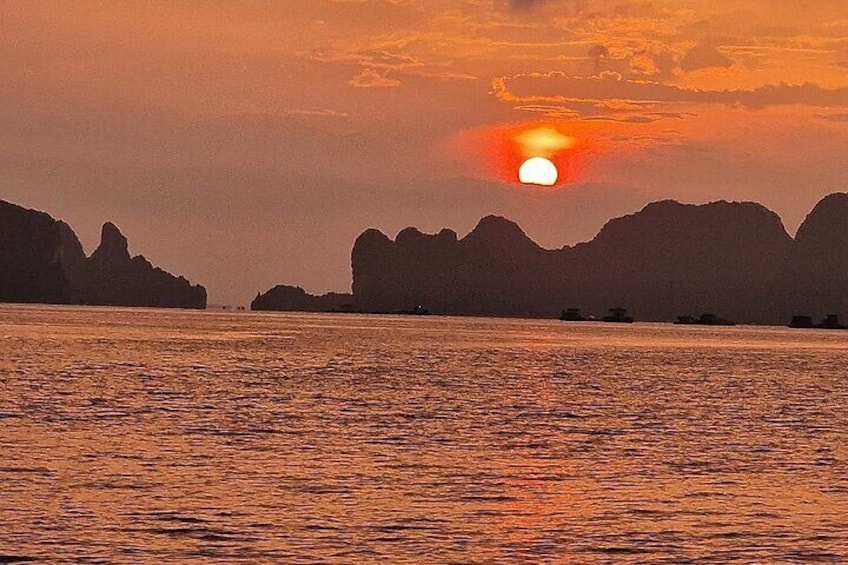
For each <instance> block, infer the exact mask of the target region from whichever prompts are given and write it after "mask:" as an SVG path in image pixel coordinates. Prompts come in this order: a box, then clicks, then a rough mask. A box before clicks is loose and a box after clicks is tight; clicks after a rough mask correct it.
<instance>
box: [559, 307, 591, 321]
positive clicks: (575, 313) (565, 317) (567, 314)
mask: <svg viewBox="0 0 848 565" xmlns="http://www.w3.org/2000/svg"><path fill="white" fill-rule="evenodd" d="M559 319H560V320H562V321H563V322H589V321H594V319H591V318H586V317H584V316H583V314H581V313H580V308H568V309H566V310H563V311H562V315H560V317H559Z"/></svg>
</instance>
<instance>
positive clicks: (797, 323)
mask: <svg viewBox="0 0 848 565" xmlns="http://www.w3.org/2000/svg"><path fill="white" fill-rule="evenodd" d="M789 327H790V328H802V329H820V330H848V326H844V325H842V324H840V323H839V315H838V314H828V315H827V316H825V318H824V320H822V321H821V323H819V324H815V323H813V317H812V316H792V321H791V322H789Z"/></svg>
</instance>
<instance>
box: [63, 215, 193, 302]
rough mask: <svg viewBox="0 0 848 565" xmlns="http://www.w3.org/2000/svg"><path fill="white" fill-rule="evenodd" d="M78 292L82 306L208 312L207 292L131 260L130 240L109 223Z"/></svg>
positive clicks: (79, 279)
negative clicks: (135, 307) (204, 310)
mask: <svg viewBox="0 0 848 565" xmlns="http://www.w3.org/2000/svg"><path fill="white" fill-rule="evenodd" d="M75 288H76V296H75V301H76V302H78V303H80V304H96V305H104V306H151V307H160V308H206V289H205V288H203V287H202V286H199V285H192V284H191V283H190V282H189V281H188V280H186V279H185V278H183V277H175V276H173V275H171V274H170V273H167V272H166V271H164V270H162V269H160V268H158V267H154V266H153V265H151V264H150V262H148V261H147V259H145V258H144V257H142V256H141V255H137V256H135V257H131V256H130V253H129V246H128V243H127V238H126V237H124V235H123V234H122V233H121V231H120V230H119V229H118V228H117V227H116V226H115V225H114V224H112V223H108V222H107V223H106V224H104V225H103V230H102V232H101V236H100V246H99V247H98V248H97V249H96V250H95V251H94V253H92V254H91V257H90V258H89V259H88V260H87V261H86V263H85V267H84V269H82V271H81V273H80V274H79V276H78V277H77V283H76V284H75Z"/></svg>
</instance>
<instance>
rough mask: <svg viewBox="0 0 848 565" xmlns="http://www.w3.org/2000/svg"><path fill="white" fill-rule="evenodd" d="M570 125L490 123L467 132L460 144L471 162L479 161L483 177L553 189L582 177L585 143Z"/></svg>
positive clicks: (480, 172)
mask: <svg viewBox="0 0 848 565" xmlns="http://www.w3.org/2000/svg"><path fill="white" fill-rule="evenodd" d="M568 125H570V124H557V123H547V122H531V123H513V124H506V125H499V126H491V127H488V128H485V129H480V130H473V131H466V132H465V133H464V135H463V136H462V137H461V138H460V139H459V144H460V147H461V148H462V149H463V151H462V152H463V153H469V152H470V153H471V155H470V156H469V157H470V161H473V162H476V163H479V165H480V170H479V171H478V174H479V175H480V176H482V177H484V178H487V179H493V180H499V181H501V182H509V183H514V184H522V185H523V186H536V187H537V188H544V189H550V188H552V187H554V188H555V187H557V186H562V185H566V184H569V183H573V182H575V181H577V180H578V179H579V169H580V160H581V159H580V155H581V153H582V152H583V151H584V143H583V142H582V141H581V140H579V139H578V138H577V137H575V136H574V135H570V134H569V132H568V131H567V126H568ZM481 159H482V162H480V161H481ZM534 179H535V180H534ZM581 180H582V179H581Z"/></svg>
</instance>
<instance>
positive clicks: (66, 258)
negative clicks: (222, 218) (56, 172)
mask: <svg viewBox="0 0 848 565" xmlns="http://www.w3.org/2000/svg"><path fill="white" fill-rule="evenodd" d="M0 302H38V303H60V304H97V305H111V306H159V307H175V308H205V307H206V289H205V288H203V287H202V286H192V284H191V283H190V282H188V281H187V280H186V279H184V278H183V277H174V276H173V275H170V274H169V273H167V272H165V271H163V270H162V269H159V268H155V267H153V266H152V265H151V264H150V263H149V262H148V261H147V260H146V259H145V258H144V257H142V256H140V255H139V256H137V257H134V258H131V257H130V254H129V250H128V245H127V239H126V238H125V237H124V236H123V234H121V232H120V230H118V228H117V227H115V225H114V224H111V223H107V224H105V225H104V226H103V231H102V236H101V242H100V246H99V247H98V248H97V250H96V251H95V252H94V253H93V254H92V255H91V257H90V258H88V259H86V257H85V254H84V252H83V249H82V245H80V242H79V239H78V238H77V236H76V234H75V233H74V232H73V230H72V229H71V228H70V227H69V226H68V225H67V224H65V223H64V222H61V221H56V220H54V219H53V218H51V217H50V216H49V215H47V214H45V213H43V212H37V211H33V210H27V209H25V208H21V207H20V206H16V205H14V204H10V203H8V202H3V201H0Z"/></svg>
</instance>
